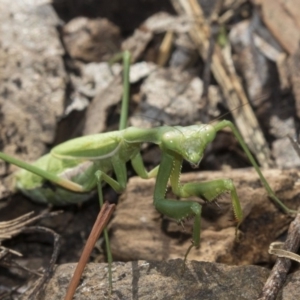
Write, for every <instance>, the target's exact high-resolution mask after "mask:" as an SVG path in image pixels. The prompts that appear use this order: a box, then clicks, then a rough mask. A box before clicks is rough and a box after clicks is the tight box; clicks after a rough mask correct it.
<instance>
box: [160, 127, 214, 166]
mask: <svg viewBox="0 0 300 300" xmlns="http://www.w3.org/2000/svg"><path fill="white" fill-rule="evenodd" d="M215 136H216V131H215V129H214V127H213V126H212V125H193V126H188V127H179V126H177V127H173V128H172V129H171V130H169V131H167V132H165V133H164V135H163V136H162V147H163V148H164V149H166V150H170V151H172V152H175V153H177V154H179V155H180V156H181V157H183V158H184V159H185V160H187V161H188V162H189V163H190V164H191V166H192V167H198V165H199V163H200V162H201V159H202V157H203V153H204V150H205V148H206V145H207V144H208V143H210V142H211V141H213V139H214V138H215Z"/></svg>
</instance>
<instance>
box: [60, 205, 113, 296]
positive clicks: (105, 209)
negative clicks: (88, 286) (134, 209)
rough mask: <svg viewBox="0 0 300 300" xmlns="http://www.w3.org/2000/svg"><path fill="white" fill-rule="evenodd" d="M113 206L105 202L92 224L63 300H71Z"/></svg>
mask: <svg viewBox="0 0 300 300" xmlns="http://www.w3.org/2000/svg"><path fill="white" fill-rule="evenodd" d="M114 209H115V204H109V203H108V202H105V203H104V205H103V206H102V208H101V211H100V212H99V214H98V217H97V220H96V222H95V223H94V226H93V228H92V231H91V233H90V236H89V238H88V240H87V242H86V244H85V247H84V249H83V251H82V254H81V257H80V259H79V262H78V264H77V267H76V269H75V272H74V275H73V277H72V279H71V282H70V284H69V287H68V290H67V294H66V296H65V300H72V298H73V296H74V294H75V291H76V288H77V286H78V283H79V281H80V277H81V275H82V272H83V270H84V268H85V266H86V264H87V261H88V259H89V257H90V254H91V252H92V250H93V248H94V245H95V243H96V241H97V239H98V238H99V236H100V234H101V233H102V231H103V230H104V228H105V227H106V225H107V223H108V221H109V220H110V217H111V215H112V213H113V212H114Z"/></svg>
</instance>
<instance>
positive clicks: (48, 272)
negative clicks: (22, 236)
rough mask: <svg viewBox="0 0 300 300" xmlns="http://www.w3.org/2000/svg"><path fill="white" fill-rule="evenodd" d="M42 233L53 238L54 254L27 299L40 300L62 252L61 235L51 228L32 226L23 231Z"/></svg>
mask: <svg viewBox="0 0 300 300" xmlns="http://www.w3.org/2000/svg"><path fill="white" fill-rule="evenodd" d="M36 231H39V232H42V233H48V234H51V235H52V236H53V253H52V257H51V259H50V262H49V266H48V267H47V269H46V270H45V272H44V274H43V276H42V278H41V279H40V280H39V281H38V282H37V284H36V286H35V287H34V289H33V291H32V292H31V293H30V295H29V296H28V297H27V299H38V296H39V295H40V293H41V292H42V291H43V287H44V285H45V283H46V282H47V281H48V280H49V278H50V277H51V275H52V273H53V270H54V266H55V263H56V261H57V257H58V254H59V250H60V235H59V234H57V233H56V232H55V231H53V230H52V229H49V228H45V227H42V226H32V227H26V228H24V229H23V230H22V232H24V233H30V232H36Z"/></svg>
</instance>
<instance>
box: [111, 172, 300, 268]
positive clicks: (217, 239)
mask: <svg viewBox="0 0 300 300" xmlns="http://www.w3.org/2000/svg"><path fill="white" fill-rule="evenodd" d="M263 173H264V175H265V176H266V178H267V180H268V182H269V184H270V185H271V187H273V189H274V190H275V193H276V195H277V196H278V197H279V198H280V199H281V200H283V201H284V203H285V204H286V205H287V206H288V207H290V208H294V209H295V208H297V206H298V205H299V200H298V201H297V195H298V194H299V193H300V188H299V186H298V185H297V180H298V176H299V172H298V171H280V170H264V171H263ZM218 178H231V179H232V180H233V182H234V184H235V186H236V189H237V193H238V196H239V197H240V201H241V206H242V210H243V213H244V220H243V222H242V224H241V226H240V228H239V229H240V237H239V241H237V240H236V237H235V225H236V224H235V221H234V216H233V213H232V207H231V199H230V196H229V195H226V194H225V195H224V196H222V197H220V198H219V199H218V201H217V203H218V205H216V204H213V203H212V204H205V205H204V206H203V212H202V225H201V228H202V229H201V238H200V249H198V250H197V249H192V250H191V252H190V254H189V256H188V259H195V260H205V261H216V262H223V263H230V264H240V265H241V264H254V263H265V262H269V261H270V256H269V254H268V247H269V244H270V243H271V242H273V241H274V240H275V239H276V238H277V237H278V236H279V235H280V234H281V233H282V232H284V231H285V230H286V229H287V227H288V224H289V222H290V220H291V218H290V217H289V216H288V215H286V214H284V213H282V212H281V211H280V210H279V209H278V208H277V207H276V206H275V205H274V203H273V202H272V201H271V200H270V199H268V197H267V192H266V191H265V189H264V188H263V187H262V186H261V183H260V180H259V178H258V176H257V174H256V172H255V171H254V170H253V169H250V168H249V169H238V170H230V171H224V172H200V173H189V174H183V175H182V176H181V181H182V182H195V181H200V182H202V181H205V180H214V179H218ZM154 183H155V181H154V180H143V179H140V178H137V177H135V178H131V179H130V180H129V183H128V186H127V189H126V192H125V193H124V194H123V195H122V197H121V201H120V203H119V204H118V206H117V210H116V213H115V216H114V219H113V221H112V222H111V224H110V237H111V248H112V252H113V256H114V258H115V259H120V260H124V261H128V260H138V259H147V260H153V259H157V260H162V259H174V258H183V257H184V255H185V253H186V251H187V249H188V247H189V246H190V243H191V232H192V225H193V220H190V221H189V222H186V223H184V227H185V229H183V228H182V227H181V226H179V225H177V224H176V222H174V221H172V220H168V219H166V218H163V216H162V215H161V214H159V213H158V212H157V211H156V210H155V208H154V206H153V189H154ZM168 197H170V195H168ZM194 199H195V200H197V198H194ZM198 200H199V199H198Z"/></svg>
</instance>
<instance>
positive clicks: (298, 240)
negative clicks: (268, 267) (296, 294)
mask: <svg viewBox="0 0 300 300" xmlns="http://www.w3.org/2000/svg"><path fill="white" fill-rule="evenodd" d="M299 246H300V214H299V213H298V214H297V216H296V218H295V220H294V221H293V222H292V223H291V225H290V227H289V231H288V236H287V239H286V241H285V243H284V246H283V249H284V250H286V251H289V252H297V251H298V249H299ZM290 267H291V260H290V259H288V258H285V257H278V258H277V260H276V263H275V265H274V267H273V269H272V271H271V274H270V276H269V278H268V280H267V282H266V283H265V286H264V287H263V290H262V292H261V294H260V297H259V298H258V300H272V299H276V297H277V294H278V292H279V290H280V289H281V287H282V286H283V284H284V282H285V279H286V276H287V272H288V271H289V269H290Z"/></svg>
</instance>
